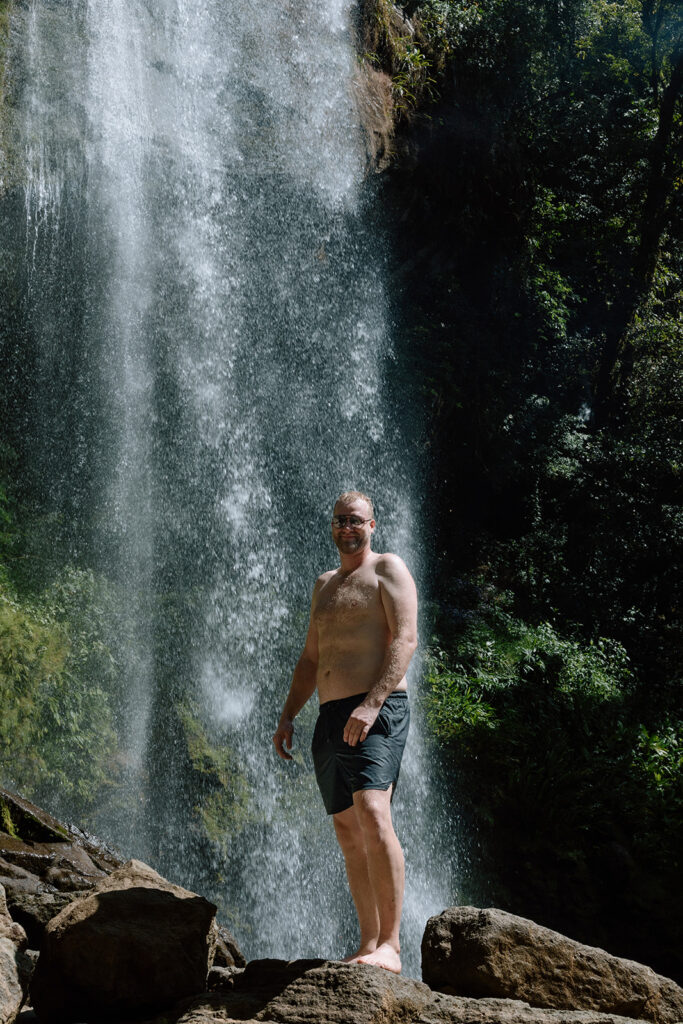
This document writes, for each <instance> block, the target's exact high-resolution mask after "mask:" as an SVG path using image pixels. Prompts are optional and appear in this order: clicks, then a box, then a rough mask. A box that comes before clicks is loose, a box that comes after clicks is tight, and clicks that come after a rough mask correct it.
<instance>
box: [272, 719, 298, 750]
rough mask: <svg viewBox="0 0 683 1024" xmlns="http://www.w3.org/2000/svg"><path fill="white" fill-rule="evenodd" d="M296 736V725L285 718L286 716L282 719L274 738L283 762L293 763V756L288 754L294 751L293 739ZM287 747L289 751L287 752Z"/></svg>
mask: <svg viewBox="0 0 683 1024" xmlns="http://www.w3.org/2000/svg"><path fill="white" fill-rule="evenodd" d="M293 736H294V723H293V722H292V720H291V718H285V717H284V715H283V716H282V718H281V719H280V722H279V724H278V727H277V729H276V731H275V734H274V736H273V743H274V744H275V749H276V750H277V752H278V754H279V755H280V757H281V758H282V760H283V761H291V760H292V755H291V754H288V753H287V750H291V749H292V738H293ZM285 747H287V750H285Z"/></svg>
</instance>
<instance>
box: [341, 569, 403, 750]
mask: <svg viewBox="0 0 683 1024" xmlns="http://www.w3.org/2000/svg"><path fill="white" fill-rule="evenodd" d="M377 575H378V577H379V593H380V599H381V601H382V606H383V608H384V613H385V615H386V617H387V625H388V626H389V632H390V633H391V641H390V643H389V646H388V647H387V650H386V654H385V656H384V661H383V662H382V669H381V671H380V674H379V678H378V679H377V681H376V682H375V683H374V684H373V686H371V687H370V690H369V691H368V695H367V697H366V698H365V699H364V701H363V703H362V704H359V705H358V707H357V708H356V709H355V711H354V712H353V714H352V715H351V716H350V718H349V720H348V722H347V723H346V726H345V727H344V740H345V741H346V742H347V743H348V744H349V745H350V746H352V747H355V745H356V744H357V743H362V742H363V740H364V739H365V737H366V736H367V734H368V733H369V732H370V729H371V728H372V726H373V725H374V722H375V719H376V718H377V715H378V714H379V712H380V708H381V707H382V704H384V701H385V700H386V699H387V697H388V696H389V694H390V693H393V691H394V690H395V689H396V687H397V686H398V684H399V683H400V682H401V680H402V679H403V677H404V676H405V674H406V672H407V671H408V666H409V664H410V659H411V658H412V656H413V652H414V651H415V648H416V647H417V591H416V590H415V583H414V581H413V577H412V576H411V575H410V573H409V572H408V568H407V566H406V565H405V563H404V562H403V561H402V560H401V559H400V558H399V557H398V556H397V555H383V556H382V558H380V559H379V561H378V562H377Z"/></svg>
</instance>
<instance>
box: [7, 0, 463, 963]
mask: <svg viewBox="0 0 683 1024" xmlns="http://www.w3.org/2000/svg"><path fill="white" fill-rule="evenodd" d="M351 17H352V11H351V7H350V4H349V2H348V0H288V2H286V3H284V4H263V3H260V2H259V3H256V2H254V0H239V2H238V3H237V2H236V3H225V2H220V0H184V2H183V3H179V2H176V0H158V2H156V3H155V4H148V3H146V2H144V0H130V2H128V3H122V2H117V0H71V2H70V3H64V0H27V3H26V5H23V6H20V7H17V8H16V10H15V14H14V22H13V36H12V60H13V62H14V66H15V68H17V69H20V70H21V73H19V71H17V74H16V78H17V84H16V90H17V97H18V98H17V119H18V120H17V123H18V128H17V133H18V135H17V137H18V139H19V142H18V146H19V150H20V152H21V154H22V155H23V157H24V159H25V165H26V183H25V190H24V202H23V205H22V207H21V209H19V206H18V204H17V211H16V215H15V220H14V225H15V229H16V232H17V236H20V238H21V242H20V244H19V243H17V255H18V257H20V259H21V261H22V264H23V267H24V271H23V275H24V276H23V279H22V280H23V282H24V284H23V287H24V304H25V306H24V308H25V311H26V312H25V316H26V323H27V324H28V328H27V330H28V333H29V334H30V337H31V344H32V346H33V349H32V351H33V364H32V371H31V394H30V395H29V398H28V399H27V409H28V412H27V419H26V424H25V431H26V434H27V436H30V438H31V439H32V440H31V444H32V445H33V459H32V465H33V471H34V473H35V477H36V480H38V479H42V480H44V482H45V488H46V493H47V494H49V501H50V503H51V505H52V507H54V508H55V509H56V510H58V513H59V515H60V517H61V521H62V522H63V524H64V526H63V535H64V538H65V543H67V545H68V546H70V550H71V551H72V552H74V553H75V556H77V557H83V552H86V551H87V552H88V557H89V558H90V559H91V560H92V562H93V564H94V565H95V566H96V568H97V570H98V571H99V572H101V573H103V574H104V575H106V576H107V578H108V579H110V580H112V581H113V586H114V587H115V589H116V593H117V594H118V595H119V597H118V600H119V602H120V604H121V607H122V612H121V614H122V616H125V618H126V622H127V623H128V627H127V633H126V643H125V645H124V646H123V649H122V651H121V656H120V659H119V661H120V665H119V667H120V671H121V673H122V676H123V679H124V681H125V685H124V690H123V696H122V698H121V699H120V701H119V704H118V705H117V707H118V716H119V722H118V727H119V733H120V740H121V745H122V748H123V750H124V751H125V758H124V765H123V768H122V773H123V780H124V783H123V784H124V788H125V791H126V793H127V794H128V797H127V799H126V801H124V803H123V805H121V806H119V807H118V808H117V807H116V806H112V807H111V808H105V809H103V811H102V815H101V819H100V821H99V822H98V827H100V828H101V829H102V830H103V831H104V832H105V833H106V834H107V835H108V836H109V838H111V839H112V840H113V841H114V842H116V843H118V844H119V845H120V847H121V848H122V849H123V850H125V852H126V853H129V854H131V855H135V856H139V857H142V858H143V859H147V860H149V861H150V862H151V863H152V864H153V865H154V866H156V867H157V868H159V869H160V870H162V871H163V872H165V873H167V874H169V875H170V876H171V877H173V878H174V880H178V881H181V882H184V883H185V884H187V885H188V886H190V887H193V888H196V889H199V890H200V891H202V892H204V893H205V894H206V895H207V896H209V897H211V898H213V899H215V900H216V901H217V902H218V904H219V907H220V909H221V913H222V914H223V916H227V917H228V918H229V924H230V926H231V927H232V928H233V930H234V931H235V933H236V935H237V938H238V940H239V941H240V943H241V944H242V945H243V947H244V948H245V951H246V952H247V953H248V955H249V956H251V957H254V956H265V955H268V956H278V957H287V958H294V957H296V956H326V957H327V956H329V957H336V956H340V955H342V954H343V953H344V951H346V950H348V949H350V948H351V944H352V942H353V935H354V922H353V912H352V907H351V903H350V899H349V896H348V893H347V890H346V883H345V879H344V875H343V864H342V859H341V856H340V854H339V852H338V850H337V848H336V843H335V840H334V836H333V830H332V827H331V823H330V821H329V820H327V819H326V817H325V815H324V812H323V808H322V804H321V802H320V799H319V797H318V794H317V791H316V788H315V782H314V779H313V776H312V768H311V760H310V753H309V750H308V746H309V742H310V735H311V732H312V726H313V721H314V718H315V713H316V709H315V707H313V706H312V705H313V704H314V703H315V699H314V701H312V702H311V706H309V707H307V708H306V709H305V710H304V712H303V713H302V715H301V717H300V720H299V721H298V722H297V725H298V729H297V736H296V757H295V760H294V762H292V763H291V764H284V763H282V762H279V761H278V759H277V758H276V756H275V754H274V751H273V749H272V744H271V741H270V737H271V735H272V732H273V730H274V727H275V724H276V722H277V718H278V715H279V712H280V709H281V706H282V702H283V700H284V697H285V695H286V692H287V689H288V686H289V682H290V678H291V672H292V669H293V667H294V663H295V661H296V658H297V656H298V653H299V650H300V648H301V646H302V644H303V640H304V637H305V633H306V626H307V617H308V607H309V601H310V593H311V589H312V586H313V582H314V580H315V578H316V576H317V575H319V574H320V573H321V572H322V571H324V570H325V569H328V568H332V567H334V566H335V565H336V564H337V558H336V551H335V549H334V547H333V545H332V543H331V540H330V531H329V520H330V514H331V508H332V504H333V502H334V499H335V498H336V496H337V495H338V493H339V492H340V491H342V490H344V489H347V488H350V487H353V488H360V489H362V490H365V491H367V492H368V493H370V494H371V495H372V497H373V498H374V500H375V502H376V507H377V510H378V530H377V534H376V538H377V543H376V545H375V547H376V549H378V550H391V551H395V552H397V553H398V554H400V555H401V556H402V557H403V558H404V559H405V561H406V562H407V564H408V566H409V567H410V568H411V570H412V571H413V573H414V575H415V576H416V579H417V581H418V587H419V589H420V591H421V594H422V597H423V599H426V596H427V595H426V580H425V579H424V574H423V566H422V560H421V545H422V538H421V534H420V522H421V517H420V503H419V480H420V477H419V465H418V458H417V454H416V452H415V450H414V447H413V445H412V443H411V428H410V420H411V416H412V413H411V411H410V410H411V402H410V399H409V397H406V395H405V394H402V393H401V392H400V391H399V390H398V388H397V386H396V381H397V380H398V379H399V374H400V365H399V361H398V354H397V353H396V352H395V350H394V347H393V342H392V313H391V295H390V294H389V293H388V284H387V272H386V266H385V263H386V244H385V241H384V240H383V236H382V230H381V225H379V224H378V223H377V219H378V218H377V217H376V215H375V213H374V212H373V210H374V208H373V205H372V204H373V198H374V194H373V188H372V186H371V184H369V183H368V182H367V181H366V180H365V156H364V147H363V138H362V132H361V128H360V126H359V123H358V117H357V114H356V110H355V107H354V104H353V100H352V91H351V82H352V78H353V75H354V65H355V61H356V56H355V53H354V50H353V45H352V38H351ZM17 225H21V229H20V230H19V228H18V227H17ZM418 669H419V665H418ZM411 684H412V687H413V690H415V688H416V687H417V686H418V685H419V671H418V670H415V671H414V672H413V674H412V677H411ZM414 707H415V704H414ZM419 719H420V716H419V713H418V714H415V715H414V721H415V722H416V723H418V724H417V725H416V727H415V728H414V729H413V733H412V735H411V739H410V741H409V746H408V749H407V753H406V758H405V761H404V768H403V771H402V777H401V782H400V784H399V789H398V793H397V799H396V801H395V805H394V807H395V817H396V825H397V831H398V833H399V836H400V837H401V839H402V840H403V842H404V845H405V851H406V860H407V893H406V909H405V915H404V931H403V935H404V938H403V944H404V950H405V957H404V964H405V970H406V972H407V973H409V974H413V975H419V941H420V937H421V933H422V930H423V928H424V924H425V921H426V918H427V916H428V915H429V914H431V913H434V912H436V911H438V910H440V909H442V908H443V907H444V906H446V905H447V904H448V903H449V902H452V892H451V890H450V888H449V887H450V885H451V877H450V873H449V869H447V868H446V866H445V860H444V858H443V856H442V854H441V852H440V849H441V831H442V830H440V828H439V827H438V825H437V824H436V822H435V814H434V809H433V808H434V800H433V794H430V788H429V774H430V773H429V768H428V765H427V763H426V761H427V755H426V753H425V752H424V750H423V747H422V741H421V738H420V728H419ZM209 762H210V767H211V771H212V772H213V775H211V773H209V774H208V775H207V774H206V773H205V775H204V776H203V775H202V771H203V768H202V766H204V767H206V765H207V764H209ZM217 772H218V773H219V774H220V773H222V775H221V778H222V779H223V780H224V781H225V780H226V779H227V780H228V785H227V788H226V790H225V792H223V791H221V790H220V787H218V788H217V787H216V785H215V784H214V781H215V777H216V773H217ZM207 779H208V781H206V780H207ZM203 780H204V781H203ZM211 780H214V781H211ZM204 782H206V785H205V786H204V788H202V787H203V785H204Z"/></svg>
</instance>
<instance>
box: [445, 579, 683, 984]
mask: <svg viewBox="0 0 683 1024" xmlns="http://www.w3.org/2000/svg"><path fill="white" fill-rule="evenodd" d="M492 597H493V598H494V600H493V602H492V601H491V598H492ZM502 603H503V604H505V603H508V604H509V603H510V602H509V599H508V600H507V601H505V600H503V601H502ZM447 632H448V633H449V635H450V643H449V648H448V650H444V649H443V644H442V645H441V647H439V646H434V647H433V649H432V651H431V653H430V655H429V657H428V662H427V684H428V691H427V694H426V697H425V704H426V712H427V719H428V722H429V724H430V726H431V729H432V732H433V734H434V736H435V737H436V739H437V741H438V743H439V744H440V746H441V748H442V751H443V754H444V756H445V758H446V761H447V763H448V764H449V765H450V767H451V770H452V778H453V780H454V782H453V787H454V795H455V796H456V798H457V800H458V803H459V806H460V807H461V808H464V810H465V813H466V815H467V817H468V818H469V820H470V821H471V823H472V828H473V829H474V832H475V834H476V835H477V837H478V843H479V849H480V856H481V864H480V867H481V870H482V872H483V873H484V875H485V876H486V877H487V879H488V882H487V884H488V886H489V894H490V895H489V898H492V899H494V900H495V901H496V902H497V903H498V904H499V905H503V906H507V907H509V908H510V909H513V910H517V911H518V912H521V913H527V914H530V915H531V916H537V917H538V918H540V919H541V920H543V921H545V922H546V923H548V924H550V925H551V926H553V927H558V928H560V929H563V930H566V931H569V932H570V933H572V934H575V935H578V936H583V937H584V938H585V939H586V941H592V942H603V943H604V942H605V941H606V940H607V938H609V945H610V948H612V949H615V950H616V951H622V952H624V953H626V952H628V951H629V950H631V951H633V952H635V951H640V949H642V948H643V947H646V948H650V949H651V946H650V947H647V941H648V940H647V939H646V940H645V942H643V939H642V935H641V930H642V929H641V925H640V924H639V921H640V919H641V915H642V914H643V912H645V908H646V907H647V913H648V914H650V915H654V916H657V917H658V918H661V917H662V916H663V915H666V914H667V913H668V911H670V910H671V906H669V907H668V910H667V908H666V906H665V899H666V897H665V894H666V893H671V892H673V891H675V890H676V879H677V878H678V875H679V871H680V850H681V848H682V845H681V840H682V839H683V833H682V827H683V825H682V823H683V785H682V780H683V773H682V770H681V769H682V767H683V757H682V750H681V742H680V737H681V725H682V722H681V720H680V718H679V717H677V715H676V714H675V712H674V711H673V710H671V709H669V710H667V709H663V708H662V705H661V701H660V702H651V701H649V700H647V699H646V698H645V699H644V694H643V691H644V687H643V686H642V685H641V684H640V682H639V680H638V679H636V678H635V677H634V675H633V673H632V666H631V665H630V662H629V659H628V657H627V655H626V652H625V650H624V648H623V647H622V646H621V645H620V644H618V643H616V642H615V641H611V640H604V639H603V640H597V641H595V642H592V643H591V642H588V643H586V642H585V641H579V640H576V639H573V638H568V637H566V636H562V635H561V634H560V633H559V632H558V631H557V630H556V629H555V628H554V627H552V626H551V625H550V624H548V623H541V624H540V625H537V626H533V625H529V624H528V623H525V622H523V621H521V620H519V619H517V618H515V617H513V616H512V615H511V614H510V613H509V611H506V610H504V608H502V607H501V598H500V596H498V597H497V598H496V596H495V592H493V594H489V596H488V599H487V600H486V601H485V602H484V604H479V605H478V606H477V607H476V608H474V609H472V610H471V611H470V612H465V613H462V612H461V613H459V624H457V625H455V628H453V627H451V629H450V630H447V628H445V622H444V623H442V630H441V634H442V636H443V635H444V634H445V633H447ZM674 706H675V705H674ZM617 867H618V870H617ZM580 894H582V898H580ZM601 907H602V908H603V909H602V912H603V914H604V915H605V920H601V919H600V914H599V913H597V911H599V910H600V908H601ZM596 916H597V920H596ZM678 920H679V917H678V915H677V914H676V913H675V912H674V913H673V915H672V916H670V917H667V924H666V926H665V927H664V928H663V931H664V934H666V935H668V936H669V938H668V939H665V940H664V943H663V947H664V948H663V949H662V948H659V949H658V952H657V955H659V956H661V957H662V958H663V960H664V962H665V963H666V964H667V969H668V970H670V971H672V972H674V973H675V971H676V970H677V967H676V962H675V959H674V960H671V959H669V960H666V957H668V956H669V953H668V952H667V945H670V944H671V943H673V945H674V946H675V942H676V941H677V940H676V938H675V936H676V935H677V934H678V931H680V928H679V924H678V923H677V922H678ZM615 921H616V922H618V929H615V927H614V925H615ZM641 955H642V954H641Z"/></svg>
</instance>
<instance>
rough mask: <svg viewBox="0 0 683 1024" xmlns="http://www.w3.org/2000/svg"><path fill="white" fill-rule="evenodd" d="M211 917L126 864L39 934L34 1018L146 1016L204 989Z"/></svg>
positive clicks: (55, 1022)
mask: <svg viewBox="0 0 683 1024" xmlns="http://www.w3.org/2000/svg"><path fill="white" fill-rule="evenodd" d="M215 912H216V908H215V906H214V905H213V904H212V903H209V902H208V900H205V899H204V898H203V897H201V896H197V895H196V894H195V893H192V892H189V891H188V890H187V889H182V888H181V887H180V886H177V885H173V884H172V883H170V882H168V881H166V879H164V878H162V877H161V875H158V874H157V873H156V872H155V871H153V870H152V868H150V867H148V866H147V865H146V864H143V863H141V862H140V861H135V860H133V861H129V862H128V863H127V864H125V865H123V866H122V867H121V868H119V869H117V870H116V871H114V872H113V873H112V874H111V875H109V876H108V877H106V878H103V879H102V880H101V881H100V882H98V883H97V885H96V886H95V887H94V889H93V890H92V891H91V892H89V893H88V894H87V895H85V896H83V897H81V898H80V899H77V900H75V901H74V902H73V903H70V904H69V906H67V907H65V908H64V909H63V910H62V911H61V912H60V913H59V914H58V915H57V916H56V917H54V918H53V919H52V920H51V921H50V922H49V924H48V925H47V927H46V928H45V934H44V938H43V946H42V949H41V953H40V957H39V959H38V963H37V965H36V969H35V973H34V975H33V979H32V981H31V1002H32V1004H33V1007H34V1009H35V1011H36V1013H37V1015H38V1017H39V1018H40V1019H44V1020H47V1021H50V1024H60V1022H65V1024H66V1022H69V1021H82V1020H91V1019H93V1018H96V1019H107V1018H110V1019H111V1018H115V1017H117V1016H119V1017H121V1016H127V1015H130V1016H136V1015H139V1014H143V1013H144V1014H149V1013H153V1012H158V1011H160V1010H162V1009H163V1008H164V1007H167V1006H169V1005H171V1004H173V1003H174V1002H176V1001H177V1000H179V999H182V998H184V997H187V996H190V995H193V994H195V993H197V992H202V991H204V990H205V987H206V976H207V972H208V969H209V967H210V965H211V963H212V960H213V952H214V945H213V943H214V941H215V935H214V931H213V929H212V923H213V919H214V915H215Z"/></svg>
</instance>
